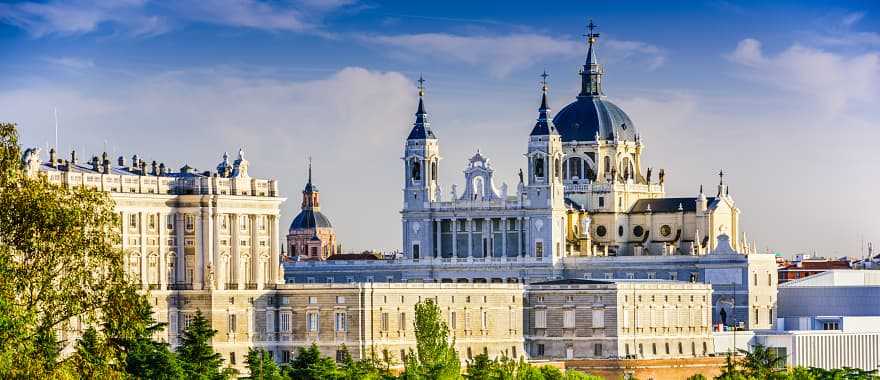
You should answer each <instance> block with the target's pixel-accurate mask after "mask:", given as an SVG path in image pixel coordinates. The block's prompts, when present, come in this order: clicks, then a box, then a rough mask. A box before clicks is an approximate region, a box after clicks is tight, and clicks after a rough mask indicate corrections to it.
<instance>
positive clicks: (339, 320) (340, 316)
mask: <svg viewBox="0 0 880 380" xmlns="http://www.w3.org/2000/svg"><path fill="white" fill-rule="evenodd" d="M336 331H337V332H345V313H341V312H340V313H336Z"/></svg>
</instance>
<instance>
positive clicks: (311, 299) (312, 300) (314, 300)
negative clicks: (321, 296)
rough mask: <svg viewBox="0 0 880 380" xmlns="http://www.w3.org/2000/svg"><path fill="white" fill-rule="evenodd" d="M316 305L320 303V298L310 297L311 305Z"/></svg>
mask: <svg viewBox="0 0 880 380" xmlns="http://www.w3.org/2000/svg"><path fill="white" fill-rule="evenodd" d="M316 303H318V297H315V296H309V304H311V305H314V304H316Z"/></svg>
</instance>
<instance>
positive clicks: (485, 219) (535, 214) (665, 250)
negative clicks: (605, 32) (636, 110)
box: [403, 27, 747, 261]
mask: <svg viewBox="0 0 880 380" xmlns="http://www.w3.org/2000/svg"><path fill="white" fill-rule="evenodd" d="M587 37H588V40H587V56H586V62H585V63H584V66H583V68H582V69H581V72H580V75H581V90H580V93H579V94H578V95H577V97H576V98H575V100H574V101H573V102H571V103H570V104H568V105H567V106H565V107H563V108H562V110H561V111H560V112H559V113H558V114H556V115H555V116H554V117H552V119H551V117H550V116H551V115H550V108H549V106H548V100H547V97H548V93H547V83H546V79H547V74H546V73H544V75H542V76H543V77H544V82H543V86H542V91H541V103H540V107H539V108H538V118H537V122H536V123H535V125H534V127H533V128H532V130H531V133H530V134H529V136H528V146H527V150H526V157H527V162H525V166H526V168H527V171H526V173H522V172H520V173H519V174H520V182H519V184H518V185H517V188H516V189H515V191H514V192H513V193H512V194H509V191H508V189H507V188H506V187H503V188H502V189H501V191H500V192H499V190H498V189H497V188H496V186H495V184H494V183H493V179H492V175H493V169H492V167H491V166H490V165H489V159H488V158H486V157H485V156H484V155H483V154H481V153H480V152H477V154H475V155H474V156H473V157H472V158H471V159H470V162H469V164H468V166H467V167H466V168H465V170H464V173H465V178H464V188H463V191H462V192H461V194H458V191H457V187H456V186H455V185H453V186H452V191H451V194H452V198H451V199H443V191H441V188H440V179H439V178H438V177H437V172H438V171H437V166H438V165H439V157H440V144H439V138H438V137H437V134H436V133H435V132H434V130H433V129H432V128H431V125H430V122H429V120H428V114H427V112H426V110H425V104H424V99H423V97H424V87H423V85H422V82H423V81H422V80H420V86H419V106H418V110H417V112H416V119H415V123H414V125H413V128H412V130H411V132H410V134H409V136H408V137H407V140H406V146H405V152H404V161H405V162H404V167H405V178H406V183H405V184H404V188H405V190H404V193H405V199H404V209H403V234H404V245H403V246H404V251H405V254H406V256H407V257H409V258H413V259H421V258H424V257H425V256H426V255H429V256H431V257H434V258H443V259H450V258H463V257H475V258H485V257H497V258H500V257H515V256H529V257H535V258H541V259H545V258H546V260H549V261H555V260H557V259H558V258H561V257H567V256H658V255H659V256H668V255H704V254H706V253H707V252H710V251H712V250H714V249H715V248H716V241H717V238H718V237H719V236H720V235H727V236H731V237H733V238H732V239H730V244H731V248H732V249H734V250H746V249H747V246H746V245H747V244H746V243H745V237H744V236H743V235H742V234H741V233H740V231H739V209H738V208H737V207H736V205H735V204H734V201H733V198H731V197H730V195H729V193H728V191H727V188H726V186H725V185H724V183H723V181H720V182H719V185H718V189H717V192H716V193H715V194H712V195H713V196H707V195H706V194H704V193H703V191H702V186H701V187H700V192H699V194H698V195H697V196H695V197H675V198H672V197H666V196H665V190H664V182H665V180H666V178H665V173H664V170H662V169H660V170H658V171H657V172H656V176H654V175H653V174H654V169H652V168H647V169H645V168H644V167H643V163H642V159H641V155H642V152H643V150H644V148H645V145H644V142H643V141H642V139H641V138H640V137H639V134H638V131H637V129H636V127H635V125H634V123H633V122H632V120H631V119H630V118H629V116H628V115H627V114H626V113H625V112H624V111H623V110H622V109H621V108H620V107H618V106H617V105H615V104H614V103H612V102H611V101H610V100H608V98H607V97H606V95H605V92H604V89H603V82H602V76H603V74H604V70H603V68H602V65H601V64H599V60H598V57H597V54H596V43H597V40H598V37H599V34H598V33H594V30H593V29H592V27H591V30H590V33H589V34H588V35H587ZM721 176H722V178H723V174H722V175H721ZM737 237H740V238H739V239H738V238H737Z"/></svg>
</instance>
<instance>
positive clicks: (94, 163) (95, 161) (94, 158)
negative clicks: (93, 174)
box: [91, 156, 98, 171]
mask: <svg viewBox="0 0 880 380" xmlns="http://www.w3.org/2000/svg"><path fill="white" fill-rule="evenodd" d="M91 164H92V170H94V171H98V156H92V162H91Z"/></svg>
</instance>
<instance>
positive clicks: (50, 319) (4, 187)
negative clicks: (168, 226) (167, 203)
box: [0, 123, 134, 378]
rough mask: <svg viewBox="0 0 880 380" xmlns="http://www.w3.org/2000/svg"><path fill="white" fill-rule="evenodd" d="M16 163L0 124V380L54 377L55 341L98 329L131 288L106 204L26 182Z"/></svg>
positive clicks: (13, 144) (95, 196) (15, 149)
mask: <svg viewBox="0 0 880 380" xmlns="http://www.w3.org/2000/svg"><path fill="white" fill-rule="evenodd" d="M22 158H23V155H22V151H21V148H20V147H19V145H18V133H17V131H16V127H15V125H14V124H9V123H0V278H2V279H3V281H0V342H3V344H2V345H0V378H50V377H59V376H62V375H63V374H62V373H58V372H57V371H59V370H63V368H62V364H63V365H64V366H67V368H70V366H69V365H68V364H69V362H68V363H67V364H65V363H63V362H62V361H61V360H60V357H59V355H60V350H61V348H62V345H63V344H66V343H69V342H61V341H58V339H57V337H56V333H57V332H58V331H59V330H62V329H67V330H68V331H70V327H71V326H72V323H71V322H72V321H74V318H78V319H79V321H81V322H83V324H84V325H90V324H97V323H100V320H99V317H100V315H102V314H103V313H104V312H105V311H106V310H107V309H108V308H109V307H110V306H112V305H111V304H112V303H113V302H118V301H123V300H126V299H129V298H118V297H115V295H117V294H120V293H126V292H129V291H131V290H132V289H134V287H133V285H132V284H131V282H130V281H129V280H128V279H127V278H126V273H125V271H124V268H123V254H122V251H121V250H120V249H119V248H118V247H119V244H118V243H119V242H120V237H119V223H118V218H117V215H116V213H115V212H114V210H113V206H114V205H113V202H112V200H111V199H110V197H109V196H108V195H107V194H105V193H102V192H99V191H96V190H93V189H90V188H87V187H72V188H67V187H64V186H59V185H53V184H50V183H49V182H48V181H47V180H46V178H45V176H43V175H39V174H36V173H34V174H35V175H29V173H28V172H26V171H25V170H23V166H22ZM116 306H120V307H125V305H116ZM95 338H96V339H97V338H98V337H97V336H96V337H95ZM89 339H92V338H89ZM98 341H100V339H98ZM89 344H91V343H89ZM118 364H119V363H116V362H112V361H111V362H110V363H108V365H114V366H116V365H118Z"/></svg>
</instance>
